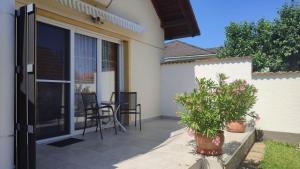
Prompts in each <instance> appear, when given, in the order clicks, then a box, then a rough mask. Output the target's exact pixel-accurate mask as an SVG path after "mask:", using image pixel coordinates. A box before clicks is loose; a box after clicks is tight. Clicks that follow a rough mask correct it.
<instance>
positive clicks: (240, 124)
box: [219, 78, 258, 133]
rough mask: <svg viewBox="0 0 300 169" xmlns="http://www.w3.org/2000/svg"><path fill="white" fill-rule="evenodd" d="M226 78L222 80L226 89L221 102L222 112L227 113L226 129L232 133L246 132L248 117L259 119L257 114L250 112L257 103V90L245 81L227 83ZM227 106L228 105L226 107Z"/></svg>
mask: <svg viewBox="0 0 300 169" xmlns="http://www.w3.org/2000/svg"><path fill="white" fill-rule="evenodd" d="M225 80H226V78H224V79H222V82H220V84H223V85H224V86H226V87H222V89H226V90H224V91H222V92H223V93H222V95H220V97H221V98H222V99H221V100H220V101H219V104H220V105H219V107H221V109H222V110H221V111H225V112H227V115H226V116H225V118H226V122H227V123H226V129H227V131H230V132H238V133H242V132H245V129H246V116H250V117H252V118H258V115H255V112H253V111H252V112H249V110H250V109H251V108H252V107H253V105H254V104H255V102H256V95H255V94H256V92H257V90H256V88H255V87H254V86H253V85H250V84H248V83H247V82H246V81H245V80H235V81H233V82H231V83H225ZM224 104H226V105H224Z"/></svg>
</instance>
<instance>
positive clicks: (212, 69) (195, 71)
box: [161, 58, 252, 116]
mask: <svg viewBox="0 0 300 169" xmlns="http://www.w3.org/2000/svg"><path fill="white" fill-rule="evenodd" d="M251 67H252V63H251V60H250V59H249V58H244V59H240V58H238V59H222V60H218V59H214V60H203V61H196V62H191V63H181V64H165V65H162V66H161V91H162V93H161V112H162V115H163V116H176V111H178V108H179V107H178V104H176V103H175V102H174V98H175V96H176V94H177V93H182V92H190V91H192V90H193V89H194V88H195V87H196V82H195V78H203V77H205V78H210V79H213V80H216V77H217V75H218V74H219V73H225V74H226V75H227V76H229V77H230V79H228V80H229V81H232V80H235V79H244V80H247V81H249V80H251V69H252V68H251Z"/></svg>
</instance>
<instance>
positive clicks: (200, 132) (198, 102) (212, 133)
mask: <svg viewBox="0 0 300 169" xmlns="http://www.w3.org/2000/svg"><path fill="white" fill-rule="evenodd" d="M196 81H197V84H198V88H196V89H194V90H193V91H192V92H191V93H183V94H178V95H177V96H176V102H177V103H179V104H180V105H182V106H183V111H181V112H178V115H179V117H180V122H181V123H183V124H185V125H186V126H187V127H188V129H189V131H192V132H193V134H194V136H195V140H196V152H197V153H200V154H204V155H212V156H216V155H220V154H222V146H223V143H224V133H223V131H222V129H223V127H224V124H225V122H226V121H225V120H226V118H225V117H224V115H225V114H224V112H222V111H220V109H219V108H218V92H217V91H216V90H218V83H216V82H214V81H213V80H210V79H205V78H201V79H196Z"/></svg>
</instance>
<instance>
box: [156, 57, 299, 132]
mask: <svg viewBox="0 0 300 169" xmlns="http://www.w3.org/2000/svg"><path fill="white" fill-rule="evenodd" d="M218 73H225V74H226V75H227V76H229V77H230V79H229V81H232V80H235V79H245V80H247V81H248V82H249V83H252V84H254V85H255V86H256V88H257V89H258V93H257V103H256V104H255V106H254V107H253V110H254V111H255V112H256V113H258V114H259V115H260V117H261V119H260V120H259V121H257V122H256V123H257V128H258V129H262V130H267V131H276V132H288V133H300V89H299V87H300V73H299V72H298V73H297V72H294V73H283V74H282V73H254V74H252V63H251V60H250V59H239V58H238V59H225V60H216V59H215V60H212V59H210V60H206V61H198V62H193V63H182V64H166V65H161V91H162V93H161V112H162V115H164V116H176V111H178V110H179V109H180V107H179V106H178V105H177V104H176V103H175V102H174V98H175V95H176V93H181V92H190V91H191V90H192V89H193V88H195V87H196V86H195V80H194V78H195V77H198V78H202V77H206V78H210V79H213V80H216V75H217V74H218Z"/></svg>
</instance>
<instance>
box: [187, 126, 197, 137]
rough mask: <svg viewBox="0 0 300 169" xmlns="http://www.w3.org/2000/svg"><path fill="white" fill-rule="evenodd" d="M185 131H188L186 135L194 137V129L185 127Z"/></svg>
mask: <svg viewBox="0 0 300 169" xmlns="http://www.w3.org/2000/svg"><path fill="white" fill-rule="evenodd" d="M187 133H188V135H189V136H191V137H194V136H195V132H194V130H193V129H191V128H188V129H187Z"/></svg>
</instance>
